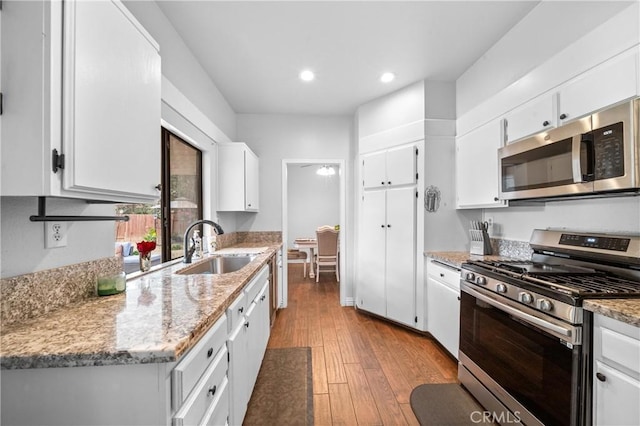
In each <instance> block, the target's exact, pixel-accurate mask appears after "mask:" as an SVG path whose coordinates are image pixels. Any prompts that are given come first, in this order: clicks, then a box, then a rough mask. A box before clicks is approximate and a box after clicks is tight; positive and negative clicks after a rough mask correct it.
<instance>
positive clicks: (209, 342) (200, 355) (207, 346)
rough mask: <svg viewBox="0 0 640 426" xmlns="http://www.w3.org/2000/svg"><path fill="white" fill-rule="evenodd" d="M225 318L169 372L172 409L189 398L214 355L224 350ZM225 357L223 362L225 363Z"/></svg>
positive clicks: (215, 357)
mask: <svg viewBox="0 0 640 426" xmlns="http://www.w3.org/2000/svg"><path fill="white" fill-rule="evenodd" d="M227 332H228V331H227V317H226V315H225V316H223V317H222V318H220V319H219V320H218V321H216V323H215V324H214V325H213V327H211V329H210V330H209V331H208V332H207V333H206V334H205V335H204V337H202V339H201V340H200V341H199V342H198V343H197V344H196V345H195V346H194V347H193V348H191V350H190V351H189V352H188V353H187V354H186V355H185V356H184V357H183V358H182V360H180V362H179V363H178V365H177V366H176V367H175V368H174V369H173V371H172V372H171V382H172V383H171V385H172V402H173V408H174V409H177V408H179V407H180V406H181V405H182V403H183V402H184V400H185V399H186V398H187V397H188V396H189V393H191V390H192V389H193V387H194V386H195V385H196V383H197V382H198V380H199V379H200V377H202V374H203V373H204V371H205V370H206V369H207V367H208V366H209V365H210V364H211V362H212V361H213V360H214V359H217V356H216V354H218V353H219V352H220V351H221V350H220V348H223V349H224V352H225V353H226V347H225V342H226V340H227ZM226 359H227V358H226V355H225V362H226Z"/></svg>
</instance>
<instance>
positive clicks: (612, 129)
mask: <svg viewBox="0 0 640 426" xmlns="http://www.w3.org/2000/svg"><path fill="white" fill-rule="evenodd" d="M623 131H624V129H623V124H622V122H620V123H615V124H612V125H609V126H606V127H602V128H600V129H596V130H594V131H593V148H594V156H595V158H594V160H595V167H594V174H595V179H596V180H601V179H611V178H615V177H619V176H624V133H623Z"/></svg>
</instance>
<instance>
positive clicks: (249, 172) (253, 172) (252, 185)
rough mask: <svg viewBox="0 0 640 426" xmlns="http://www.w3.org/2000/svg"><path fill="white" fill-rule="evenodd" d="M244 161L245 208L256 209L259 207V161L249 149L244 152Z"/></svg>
mask: <svg viewBox="0 0 640 426" xmlns="http://www.w3.org/2000/svg"><path fill="white" fill-rule="evenodd" d="M244 161H245V209H246V210H250V211H258V207H259V199H258V197H259V186H260V177H259V163H258V157H257V156H256V155H255V154H254V153H253V152H251V151H249V150H246V151H245V152H244Z"/></svg>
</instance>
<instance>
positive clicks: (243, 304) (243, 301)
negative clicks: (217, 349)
mask: <svg viewBox="0 0 640 426" xmlns="http://www.w3.org/2000/svg"><path fill="white" fill-rule="evenodd" d="M247 305H248V303H247V295H246V293H245V292H242V293H240V295H239V296H238V297H237V298H236V300H235V301H234V302H233V303H232V304H231V305H229V307H228V308H227V321H229V324H228V326H227V331H228V332H231V331H232V330H233V329H234V328H235V327H236V326H237V325H238V324H240V322H242V319H243V318H242V317H243V316H244V314H246V313H247V308H248V306H247Z"/></svg>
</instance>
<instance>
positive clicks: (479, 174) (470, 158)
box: [456, 120, 506, 209]
mask: <svg viewBox="0 0 640 426" xmlns="http://www.w3.org/2000/svg"><path fill="white" fill-rule="evenodd" d="M502 126H503V121H502V120H493V121H490V122H489V123H487V124H485V125H483V126H480V127H478V128H477V129H475V130H473V131H471V132H469V133H467V134H466V135H464V136H460V137H458V138H456V207H457V208H458V209H471V208H487V207H504V206H506V201H503V200H500V199H499V193H500V186H499V185H500V182H499V173H498V149H499V148H500V147H501V146H502V140H503V131H502Z"/></svg>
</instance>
